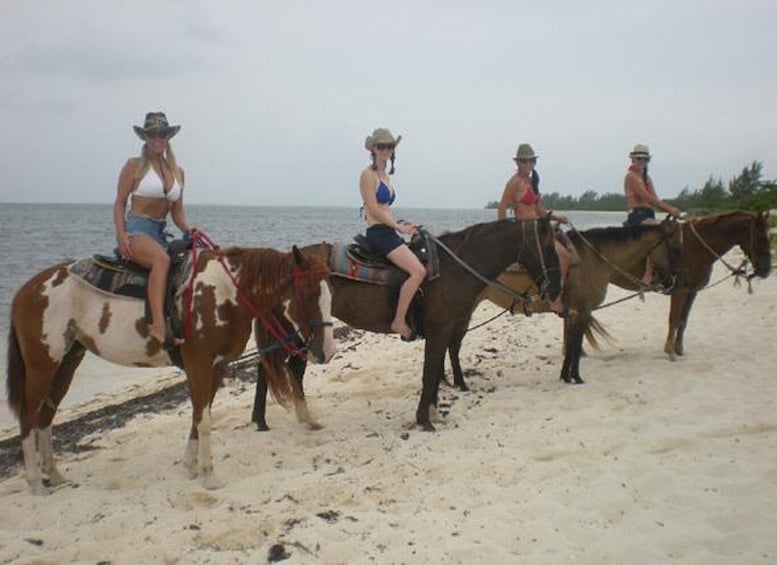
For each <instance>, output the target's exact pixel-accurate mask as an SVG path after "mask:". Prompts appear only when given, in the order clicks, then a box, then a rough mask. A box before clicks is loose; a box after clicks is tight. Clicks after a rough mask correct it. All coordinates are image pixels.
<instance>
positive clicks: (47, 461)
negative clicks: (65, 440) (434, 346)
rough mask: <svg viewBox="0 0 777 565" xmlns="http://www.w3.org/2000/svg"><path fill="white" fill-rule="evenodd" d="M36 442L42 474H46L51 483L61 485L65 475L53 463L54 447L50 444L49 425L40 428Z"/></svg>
mask: <svg viewBox="0 0 777 565" xmlns="http://www.w3.org/2000/svg"><path fill="white" fill-rule="evenodd" d="M38 443H39V449H40V460H41V461H40V466H41V470H42V471H43V474H44V475H48V477H49V480H50V481H51V484H52V485H61V484H62V483H64V482H65V477H64V476H62V473H60V472H59V470H58V469H57V465H56V463H54V448H53V447H52V445H51V426H49V427H47V428H45V429H43V430H40V432H39V434H38Z"/></svg>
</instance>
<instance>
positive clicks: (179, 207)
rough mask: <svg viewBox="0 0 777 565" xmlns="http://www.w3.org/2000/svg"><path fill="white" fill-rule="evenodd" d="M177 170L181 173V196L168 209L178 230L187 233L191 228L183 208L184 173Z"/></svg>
mask: <svg viewBox="0 0 777 565" xmlns="http://www.w3.org/2000/svg"><path fill="white" fill-rule="evenodd" d="M178 170H180V171H181V195H180V196H179V197H178V200H176V201H175V202H173V205H172V206H171V207H170V217H171V218H172V219H173V223H174V224H175V225H176V226H178V229H179V230H181V231H182V232H183V233H189V232H190V231H191V227H190V226H189V221H188V220H187V219H186V212H185V211H184V208H183V187H184V186H185V183H184V182H183V180H184V172H183V169H182V168H180V167H179V168H178Z"/></svg>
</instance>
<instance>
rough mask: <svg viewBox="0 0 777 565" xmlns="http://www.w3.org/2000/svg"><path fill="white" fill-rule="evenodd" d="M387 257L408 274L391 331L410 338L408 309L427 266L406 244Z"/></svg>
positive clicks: (400, 294) (400, 293)
mask: <svg viewBox="0 0 777 565" xmlns="http://www.w3.org/2000/svg"><path fill="white" fill-rule="evenodd" d="M386 257H387V258H388V260H389V261H391V262H392V263H394V264H395V265H396V266H397V267H399V268H400V269H402V270H403V271H405V272H406V273H407V274H408V278H407V280H405V282H404V283H402V287H401V288H400V289H399V301H398V303H397V312H396V314H395V315H394V321H393V322H391V331H393V332H395V333H398V334H400V335H401V336H402V337H403V338H405V339H409V338H410V337H411V336H412V330H411V329H410V326H408V325H407V320H406V318H407V310H408V308H409V307H410V302H411V301H412V300H413V296H415V293H416V291H417V290H418V287H419V286H421V283H422V282H423V281H424V277H425V276H426V268H425V267H424V266H423V265H422V264H421V261H419V260H418V257H416V256H415V255H414V254H413V252H412V251H410V248H409V247H408V246H407V245H404V244H403V245H400V246H399V247H397V248H396V249H394V251H392V252H391V253H389V254H388V255H387V256H386Z"/></svg>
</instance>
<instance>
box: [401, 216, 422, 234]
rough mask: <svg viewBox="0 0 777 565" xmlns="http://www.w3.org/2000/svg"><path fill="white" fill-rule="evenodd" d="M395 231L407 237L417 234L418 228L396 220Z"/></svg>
mask: <svg viewBox="0 0 777 565" xmlns="http://www.w3.org/2000/svg"><path fill="white" fill-rule="evenodd" d="M397 231H398V232H399V233H404V234H407V235H414V234H417V233H418V226H417V225H415V224H413V223H410V222H406V221H405V220H397Z"/></svg>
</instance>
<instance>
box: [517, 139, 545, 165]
mask: <svg viewBox="0 0 777 565" xmlns="http://www.w3.org/2000/svg"><path fill="white" fill-rule="evenodd" d="M537 157H539V155H535V153H534V149H532V146H531V145H529V144H528V143H521V144H520V145H519V146H518V150H517V151H516V152H515V157H513V161H516V162H517V161H518V160H519V159H536V158H537Z"/></svg>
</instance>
